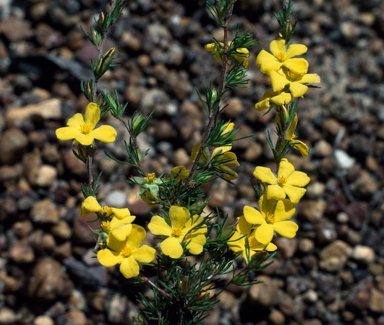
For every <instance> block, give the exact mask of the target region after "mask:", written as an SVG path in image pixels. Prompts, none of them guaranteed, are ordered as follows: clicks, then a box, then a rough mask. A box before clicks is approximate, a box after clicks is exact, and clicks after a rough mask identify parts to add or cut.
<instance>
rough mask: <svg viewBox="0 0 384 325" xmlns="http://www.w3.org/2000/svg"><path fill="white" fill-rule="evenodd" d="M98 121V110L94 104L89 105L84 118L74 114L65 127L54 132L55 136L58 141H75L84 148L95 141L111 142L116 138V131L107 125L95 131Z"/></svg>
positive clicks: (97, 106)
mask: <svg viewBox="0 0 384 325" xmlns="http://www.w3.org/2000/svg"><path fill="white" fill-rule="evenodd" d="M99 120H100V108H99V105H97V104H95V103H89V104H88V106H87V109H86V110H85V114H84V116H83V115H82V114H80V113H77V114H75V115H74V116H73V117H72V118H70V119H69V120H68V122H67V125H68V126H67V127H63V128H59V129H57V130H56V136H57V137H58V138H59V139H60V140H70V139H75V140H76V141H78V142H79V143H81V144H82V145H85V146H89V145H91V144H92V143H93V142H94V140H95V139H97V140H99V141H102V142H107V143H110V142H113V141H115V138H116V135H117V133H116V130H115V129H114V128H113V127H112V126H109V125H102V126H100V127H99V128H97V129H95V126H96V124H97V122H99Z"/></svg>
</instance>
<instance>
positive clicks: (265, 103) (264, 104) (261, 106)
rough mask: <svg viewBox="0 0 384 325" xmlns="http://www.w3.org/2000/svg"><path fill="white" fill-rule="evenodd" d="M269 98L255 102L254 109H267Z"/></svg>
mask: <svg viewBox="0 0 384 325" xmlns="http://www.w3.org/2000/svg"><path fill="white" fill-rule="evenodd" d="M270 100H271V99H270V98H266V99H263V100H261V101H259V102H258V103H256V104H255V108H256V110H258V111H259V112H261V111H264V110H265V109H268V108H269V102H270Z"/></svg>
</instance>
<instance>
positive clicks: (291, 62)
mask: <svg viewBox="0 0 384 325" xmlns="http://www.w3.org/2000/svg"><path fill="white" fill-rule="evenodd" d="M269 50H270V51H271V52H272V54H273V55H272V54H270V53H268V52H267V51H264V50H262V51H261V52H260V53H259V55H258V56H257V58H256V66H257V67H260V70H261V72H263V73H265V74H268V75H269V74H270V72H271V71H278V70H280V68H281V67H286V68H288V69H289V70H290V71H292V72H294V73H297V74H305V73H307V71H308V62H307V61H306V60H305V59H292V58H293V57H294V56H296V55H302V54H304V53H305V52H307V47H306V46H305V45H301V44H296V45H289V46H288V48H287V50H286V46H285V40H284V39H282V38H280V39H278V40H276V41H272V42H271V44H270V45H269Z"/></svg>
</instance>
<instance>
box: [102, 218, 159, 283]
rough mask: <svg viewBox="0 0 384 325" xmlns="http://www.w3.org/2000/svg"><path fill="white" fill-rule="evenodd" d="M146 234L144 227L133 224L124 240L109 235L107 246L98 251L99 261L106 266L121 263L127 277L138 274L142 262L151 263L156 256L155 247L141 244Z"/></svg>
mask: <svg viewBox="0 0 384 325" xmlns="http://www.w3.org/2000/svg"><path fill="white" fill-rule="evenodd" d="M145 236H146V233H145V230H144V228H143V227H140V226H138V225H132V231H131V233H130V235H129V236H128V237H127V238H126V239H125V240H123V241H120V240H117V239H116V238H115V237H112V236H108V238H107V246H108V248H110V250H109V249H102V250H100V251H99V252H98V253H97V258H98V260H99V262H100V263H101V264H102V265H104V266H106V267H110V266H114V265H116V264H120V272H121V273H122V274H123V275H124V277H126V278H127V279H130V278H133V277H135V276H138V275H139V273H140V268H141V265H140V263H150V262H151V261H152V260H153V259H154V257H155V252H156V251H155V249H154V248H152V247H149V246H147V245H143V246H141V244H142V242H143V241H144V239H145Z"/></svg>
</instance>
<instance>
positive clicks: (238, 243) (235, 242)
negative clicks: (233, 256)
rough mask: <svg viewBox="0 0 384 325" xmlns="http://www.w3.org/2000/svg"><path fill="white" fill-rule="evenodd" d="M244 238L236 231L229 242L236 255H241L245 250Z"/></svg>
mask: <svg viewBox="0 0 384 325" xmlns="http://www.w3.org/2000/svg"><path fill="white" fill-rule="evenodd" d="M242 236H243V235H242V234H240V233H238V232H237V231H235V232H234V234H233V235H232V237H231V238H230V239H229V241H228V242H227V245H228V247H229V248H230V249H231V250H232V251H233V252H235V253H240V252H242V251H243V250H244V249H245V246H244V244H245V241H244V238H241V237H242ZM239 238H241V239H239Z"/></svg>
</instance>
